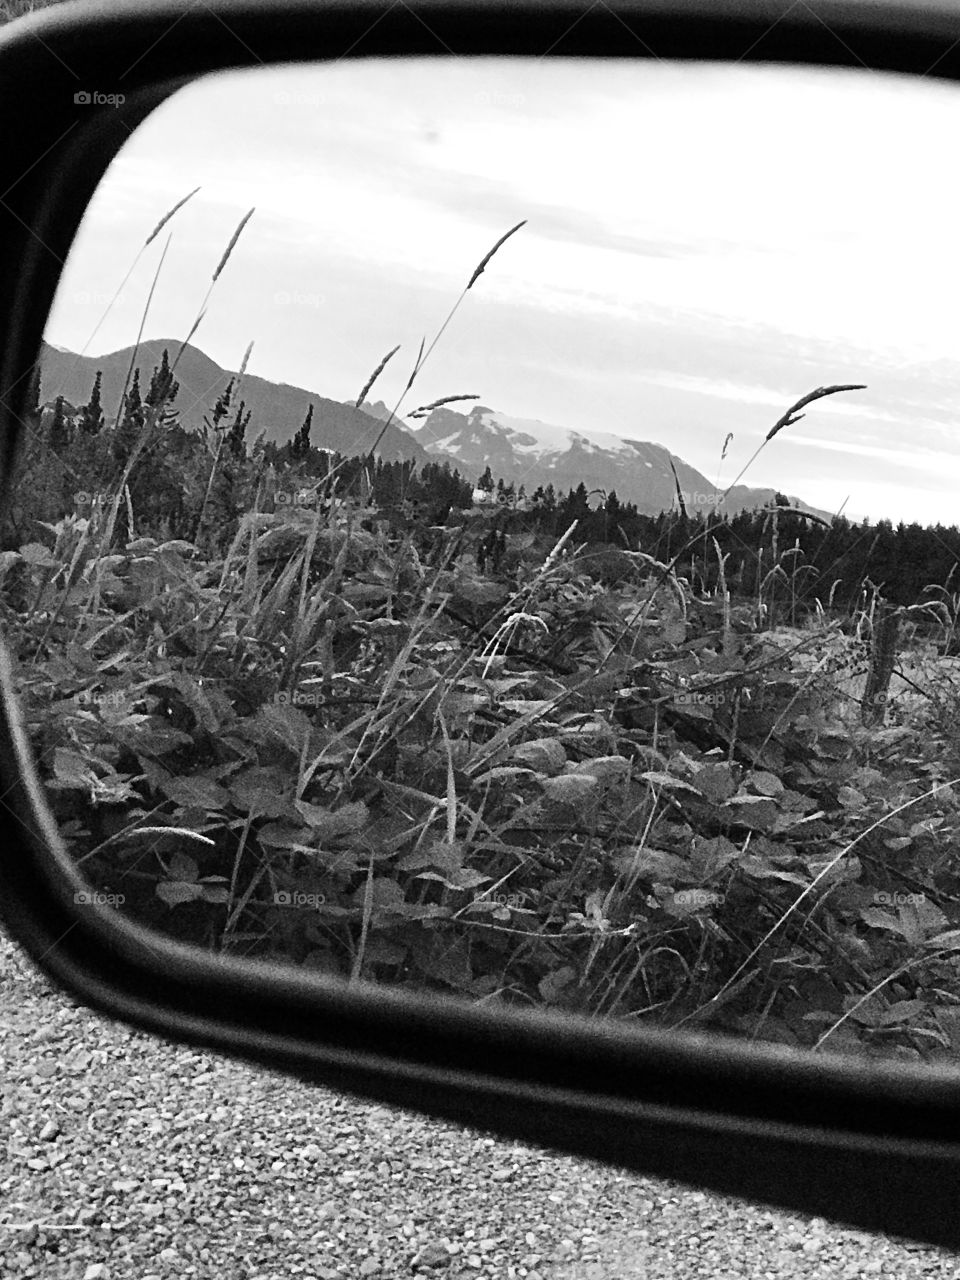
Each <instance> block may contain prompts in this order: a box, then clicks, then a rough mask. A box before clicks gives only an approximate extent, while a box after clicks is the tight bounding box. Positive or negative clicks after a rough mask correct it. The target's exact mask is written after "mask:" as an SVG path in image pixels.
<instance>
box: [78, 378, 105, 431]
mask: <svg viewBox="0 0 960 1280" xmlns="http://www.w3.org/2000/svg"><path fill="white" fill-rule="evenodd" d="M102 382H103V373H102V371H101V370H99V369H98V370H97V376H96V377H95V378H94V380H93V389H92V390H91V392H90V399H89V400H88V401H87V403H86V404H85V405H84V406H83V408H82V409H81V410H80V412H81V413H82V415H83V416H82V418H81V419H80V432H81V434H82V435H86V436H95V435H97V434H98V432H99V431H100V429H101V427H102V426H103V403H102V401H101V398H100V393H101V386H102Z"/></svg>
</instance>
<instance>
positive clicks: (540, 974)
mask: <svg viewBox="0 0 960 1280" xmlns="http://www.w3.org/2000/svg"><path fill="white" fill-rule="evenodd" d="M87 109H89V104H84V103H78V105H77V110H78V111H82V110H87ZM116 109H118V110H121V109H122V106H118V107H117V108H116ZM958 125H960V97H958V94H957V91H956V89H955V88H953V87H951V86H949V85H944V84H938V83H936V82H935V81H933V80H921V79H912V78H908V77H902V78H901V77H894V76H884V75H878V74H873V73H867V72H862V73H853V72H849V71H845V72H840V71H835V70H827V69H798V68H784V67H778V66H744V65H735V66H727V65H718V66H713V65H708V64H669V63H661V62H656V61H650V62H647V61H640V62H636V63H629V62H623V63H610V62H589V61H587V62H580V61H561V60H558V61H552V60H551V61H547V60H543V61H533V60H531V61H523V60H517V61H510V60H498V59H475V60H460V59H453V58H451V59H449V60H446V61H444V60H439V59H436V60H435V59H429V60H407V61H386V60H384V61H371V62H364V63H358V64H354V65H351V64H338V65H333V66H328V67H295V68H287V69H284V70H282V71H276V70H273V71H263V72H245V73H242V74H230V75H222V76H216V77H211V78H208V79H206V80H204V81H203V82H201V83H198V84H196V85H194V86H192V87H190V88H188V89H185V90H182V91H181V92H179V93H178V94H177V95H176V96H175V97H173V98H172V99H171V100H170V101H169V102H168V103H167V104H165V105H164V106H163V107H162V108H161V109H159V110H157V111H156V112H155V114H154V115H153V116H151V118H150V119H149V120H148V121H147V122H146V123H144V124H143V125H142V126H141V127H139V128H138V129H137V130H136V132H135V133H134V134H133V136H132V137H131V139H130V142H129V143H128V145H127V146H126V147H125V148H124V150H123V151H122V153H121V154H120V155H119V156H118V158H117V160H116V162H115V163H114V164H113V166H112V167H111V169H110V171H109V172H108V174H107V175H106V177H105V179H104V181H103V183H102V185H101V187H100V188H99V191H98V193H97V195H96V198H95V199H94V201H93V203H92V204H91V206H90V208H89V210H88V213H87V216H86V218H85V221H84V223H83V226H82V228H81V230H80V233H79V235H78V238H77V240H76V243H75V246H74V249H73V252H72V254H71V256H70V259H69V262H68V264H67V267H66V270H65V272H64V275H63V277H62V281H61V287H60V290H59V293H58V296H57V299H56V304H55V306H54V308H53V310H52V312H51V315H50V318H49V323H48V327H47V338H46V342H45V344H44V347H43V351H42V356H41V359H40V362H39V366H38V370H37V376H36V378H35V379H34V385H33V387H32V389H31V395H30V402H29V406H28V415H27V423H26V430H25V433H24V448H23V451H22V456H21V459H20V480H19V483H18V485H17V487H16V499H15V502H14V503H13V505H12V506H11V507H10V509H9V510H8V511H6V512H4V513H3V525H2V536H3V548H2V557H0V575H2V577H0V604H2V612H3V626H4V630H5V634H6V636H7V639H8V642H9V643H10V645H11V647H12V649H13V650H14V652H15V656H16V661H17V669H18V680H19V690H20V694H21V697H22V701H23V707H24V716H25V720H26V723H27V725H28V729H29V734H30V739H31V743H32V746H33V749H34V752H35V755H36V761H37V768H38V770H39V772H40V775H41V777H42V780H43V783H44V785H45V788H46V794H47V797H48V799H49V803H50V806H51V808H52V811H53V813H54V815H55V817H56V819H57V821H58V824H59V829H60V831H61V833H62V838H63V841H64V842H65V845H66V847H67V849H68V850H69V852H70V854H71V856H72V857H73V858H74V859H75V860H76V863H77V865H78V867H79V868H80V869H81V870H82V872H83V874H84V876H85V879H86V881H87V883H88V885H89V893H88V894H86V895H83V896H82V900H83V902H92V901H100V902H104V903H107V904H108V905H109V906H111V907H113V908H115V909H116V910H117V911H119V912H121V913H122V914H123V915H125V916H126V917H128V918H130V919H134V920H137V921H139V922H141V923H143V924H145V925H148V926H150V927H151V928H153V929H156V930H159V931H161V932H162V933H164V934H166V935H168V936H171V937H174V938H176V939H179V940H180V941H183V942H187V943H190V944H193V945H196V946H197V947H201V948H204V949H207V950H212V951H214V952H216V953H218V954H227V955H231V956H235V957H240V958H246V959H260V960H263V959H267V960H273V961H279V962H282V963H284V964H289V965H294V966H298V967H299V968H301V969H306V970H310V971H314V972H317V973H322V974H325V975H331V976H333V977H335V978H337V979H340V980H342V981H343V982H344V983H358V982H376V983H382V984H385V985H388V986H390V987H394V988H402V989H405V990H408V991H415V992H427V991H429V992H432V993H441V994H444V995H447V996H450V997H452V998H456V999H460V1000H467V1001H471V1002H474V1003H479V1004H481V1005H485V1006H488V1007H490V1006H495V1007H496V1006H500V1007H503V1006H504V1005H509V1006H511V1007H513V1008H518V1009H530V1008H543V1007H548V1008H551V1009H554V1010H559V1011H564V1012H569V1013H571V1014H578V1015H583V1016H587V1017H591V1018H607V1019H616V1020H619V1021H621V1022H623V1023H625V1024H627V1025H640V1026H644V1027H656V1028H662V1029H669V1030H696V1031H701V1032H702V1031H707V1032H716V1033H718V1034H724V1035H730V1036H736V1037H739V1038H741V1039H746V1040H753V1041H769V1042H776V1043H780V1044H784V1045H789V1046H793V1047H794V1048H796V1049H798V1050H801V1051H804V1052H811V1053H812V1052H815V1053H821V1054H823V1053H829V1052H838V1053H845V1054H851V1055H855V1056H857V1057H859V1058H869V1059H875V1058H881V1059H890V1058H895V1059H902V1060H906V1061H910V1062H937V1063H941V1064H942V1063H951V1062H952V1061H954V1060H955V1059H956V1057H957V1053H958V1049H960V980H958V967H957V959H956V951H955V948H957V946H958V943H960V930H958V928H957V921H958V918H960V913H958V902H960V878H958V873H957V867H956V861H957V860H956V854H955V849H956V845H957V833H958V827H960V820H958V813H960V810H958V800H957V795H956V793H955V791H954V790H953V789H952V786H951V780H952V779H954V778H955V777H956V776H957V775H958V774H960V751H958V742H957V731H956V726H957V723H958V717H957V708H958V702H960V684H958V677H957V672H956V668H957V657H956V656H955V655H956V651H957V647H958V644H957V636H956V630H957V616H958V602H960V580H958V572H957V562H958V556H960V532H958V529H957V527H956V520H955V504H956V492H957V488H958V481H960V450H958V448H957V444H956V428H955V415H956V401H957V394H958V389H960V365H958V363H957V355H958V353H960V313H958V311H957V308H956V306H955V304H954V299H953V296H952V295H953V290H952V288H951V287H950V285H949V283H948V282H949V280H950V279H951V272H952V270H953V266H954V264H955V263H956V261H957V253H956V226H955V221H956V209H957V187H958V183H960V176H958V172H957V168H956V166H955V165H954V164H953V163H951V160H950V154H951V153H950V150H949V147H947V146H945V142H946V140H948V139H950V138H952V137H954V136H955V133H956V129H957V126H958Z"/></svg>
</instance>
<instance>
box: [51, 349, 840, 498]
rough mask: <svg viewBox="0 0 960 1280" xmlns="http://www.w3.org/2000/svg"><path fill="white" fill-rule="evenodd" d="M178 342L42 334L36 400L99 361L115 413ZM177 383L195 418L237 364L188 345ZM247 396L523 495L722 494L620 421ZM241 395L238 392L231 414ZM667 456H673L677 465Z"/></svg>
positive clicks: (79, 387)
mask: <svg viewBox="0 0 960 1280" xmlns="http://www.w3.org/2000/svg"><path fill="white" fill-rule="evenodd" d="M180 345H181V344H180V342H179V341H177V340H174V339H170V338H152V339H150V340H148V341H146V342H143V343H141V344H140V346H139V348H136V349H135V348H133V347H122V348H120V349H119V350H117V351H112V352H107V353H105V354H104V355H100V356H81V355H78V354H76V353H75V352H72V351H68V350H66V349H64V348H61V347H58V346H54V345H53V344H51V343H47V342H44V343H43V346H42V350H41V361H40V379H41V400H42V401H43V402H44V403H49V402H51V401H52V400H53V399H54V397H55V396H57V395H63V397H64V399H65V400H66V401H68V402H69V403H70V404H72V405H83V404H86V403H87V401H88V400H89V398H90V392H91V390H92V388H93V382H94V378H95V376H96V373H97V372H98V371H102V373H103V384H102V389H101V399H102V402H103V409H104V414H105V416H106V419H107V421H108V422H112V421H113V420H114V418H115V416H116V413H117V408H118V405H119V401H120V396H121V392H122V389H123V385H124V382H125V380H126V376H127V370H128V369H129V367H130V362H131V358H132V357H133V355H134V351H135V350H136V365H137V367H139V369H140V386H141V394H145V393H146V390H147V387H148V386H149V382H150V376H151V373H152V371H153V369H154V368H156V367H158V366H159V364H160V361H161V358H162V356H163V352H164V349H166V350H167V351H168V353H169V356H170V358H171V359H172V358H174V357H175V356H176V354H177V352H178V351H179V350H180ZM175 376H176V379H177V382H178V383H179V384H180V388H179V391H178V394H177V397H176V400H175V401H174V408H176V409H177V410H179V413H180V421H181V423H182V425H183V426H184V427H185V428H186V429H188V430H190V429H192V430H199V429H201V427H202V425H203V420H204V418H205V417H207V418H209V417H210V415H211V414H212V412H213V407H214V404H215V403H216V401H217V398H218V397H219V396H220V395H221V394H222V393H223V392H224V391H225V390H226V387H227V385H228V383H229V381H230V379H231V378H235V377H236V376H237V374H236V371H233V370H228V369H223V368H221V366H220V365H218V364H217V363H216V361H214V360H212V359H211V358H210V357H209V356H208V355H206V354H205V353H204V352H203V351H201V350H200V348H199V347H194V346H191V345H189V344H188V345H187V346H186V347H185V348H184V351H183V354H182V355H181V357H180V361H179V363H178V365H177V370H176V375H175ZM241 394H242V398H243V400H244V403H245V405H246V408H247V409H249V410H250V411H251V420H250V426H249V427H248V429H247V442H248V444H252V443H253V441H254V440H256V439H257V437H258V436H259V435H260V434H261V433H262V434H263V435H264V437H265V439H266V440H267V441H272V442H273V443H275V444H277V445H283V444H285V443H286V442H287V441H288V440H290V439H292V437H293V436H294V434H295V433H296V432H297V431H298V430H299V429H300V426H301V425H302V423H303V420H304V418H305V417H306V414H307V410H308V408H309V406H310V405H311V404H312V405H313V406H314V413H313V420H312V424H311V430H310V440H311V443H312V444H313V445H315V446H316V447H317V448H320V449H328V450H337V451H339V452H340V453H341V454H343V455H345V456H347V457H351V456H354V455H356V454H360V453H364V452H367V451H368V450H369V449H371V448H372V446H373V443H374V441H375V440H376V439H377V437H378V436H379V435H380V433H381V432H383V435H382V439H381V440H380V443H379V444H378V446H377V448H376V451H375V452H376V454H377V455H378V456H379V457H382V458H383V459H384V461H387V462H395V461H398V460H408V461H412V462H414V463H416V464H417V465H418V466H420V467H422V466H424V465H425V464H426V463H428V462H431V461H432V462H436V461H441V462H442V461H447V462H449V463H450V465H451V467H455V468H456V469H457V470H459V471H460V473H461V475H463V476H464V477H465V478H466V479H468V480H472V481H474V482H476V481H477V480H479V478H480V477H481V475H482V474H483V472H484V471H485V470H486V468H487V467H488V466H489V467H490V469H491V471H492V473H493V475H494V477H495V478H500V477H502V478H503V480H504V483H506V484H509V483H510V482H511V481H512V482H513V483H514V484H515V485H517V486H519V485H520V484H523V485H525V487H526V492H527V495H528V496H529V495H531V494H532V493H533V492H534V491H535V490H536V489H537V488H538V487H539V486H541V485H542V486H544V487H546V485H548V484H552V485H553V486H554V489H555V490H556V491H557V493H558V496H563V495H564V494H565V493H566V492H567V491H568V490H569V489H576V488H577V486H578V485H579V484H580V483H583V484H584V485H585V486H586V488H587V490H588V492H589V491H601V492H604V493H608V494H609V493H610V492H612V491H614V490H615V491H616V494H617V497H618V498H619V499H620V501H621V502H632V503H635V504H636V507H637V510H638V511H639V512H640V513H641V514H643V515H656V514H658V513H659V512H660V511H668V510H670V509H671V508H672V507H674V506H675V503H676V489H677V481H676V480H675V479H674V471H673V469H674V468H675V470H676V476H677V479H678V480H679V483H680V489H681V492H682V493H683V495H684V505H685V506H686V508H687V511H688V514H693V513H695V512H696V511H698V510H704V511H707V510H710V509H712V508H714V507H715V506H716V505H717V498H718V494H719V491H718V489H717V487H716V486H715V485H714V484H712V483H711V482H710V481H709V480H707V478H706V477H705V476H704V475H702V474H701V473H700V472H699V471H697V470H696V468H695V467H692V466H690V464H689V463H687V462H685V461H684V460H683V459H682V458H679V457H677V456H676V455H675V454H672V453H670V451H669V450H668V449H667V448H666V446H665V445H661V444H656V443H653V442H651V441H641V440H633V439H628V438H626V437H622V436H618V435H616V434H614V433H611V432H607V431H602V430H596V431H593V430H591V431H589V432H587V431H578V430H574V429H573V428H570V427H562V426H557V425H556V424H552V423H547V422H542V421H540V420H539V419H526V418H518V417H513V416H511V415H509V414H504V413H502V412H500V411H499V410H494V409H491V408H489V407H488V406H486V405H483V404H477V405H474V406H473V408H471V409H470V410H469V411H468V412H467V413H458V412H457V411H456V410H454V409H451V408H448V407H446V406H440V407H439V408H437V409H434V410H433V411H432V412H431V413H430V415H429V417H427V418H426V419H424V420H422V421H421V422H419V423H418V424H417V425H407V424H405V423H403V422H402V421H393V422H390V421H388V420H389V419H390V417H391V411H390V410H389V409H388V407H387V406H386V404H384V402H383V401H382V400H377V401H373V402H369V401H364V403H363V405H362V406H361V407H360V408H359V409H358V408H357V407H356V406H355V405H353V404H352V403H349V402H340V401H337V400H331V399H330V398H328V397H326V396H322V395H320V394H319V393H317V392H314V391H309V390H307V389H306V388H304V387H297V386H294V385H292V384H290V383H282V382H272V381H270V380H269V379H266V378H261V377H258V376H257V375H256V374H251V373H245V374H244V378H243V386H242V388H241ZM237 407H238V405H237V402H236V401H234V404H233V407H232V410H231V413H230V419H232V417H233V416H234V414H235V412H236V409H237ZM671 463H672V467H671ZM775 494H776V490H774V489H768V488H752V487H749V486H747V485H737V486H735V487H734V488H733V489H732V490H731V491H730V493H729V494H728V495H727V497H726V500H725V502H724V503H723V509H724V511H726V512H728V513H729V514H730V515H736V514H738V513H739V512H740V511H743V510H747V509H751V508H756V507H761V506H769V505H770V504H771V503H772V501H773V499H774V496H775ZM791 502H793V503H794V505H796V506H797V507H799V508H800V509H801V510H805V511H810V512H811V513H812V514H816V515H820V516H822V517H823V518H825V519H829V518H830V515H831V513H829V512H821V511H818V510H817V509H816V508H814V507H810V506H809V505H808V504H806V503H804V502H803V501H802V500H800V499H799V498H794V497H792V496H791Z"/></svg>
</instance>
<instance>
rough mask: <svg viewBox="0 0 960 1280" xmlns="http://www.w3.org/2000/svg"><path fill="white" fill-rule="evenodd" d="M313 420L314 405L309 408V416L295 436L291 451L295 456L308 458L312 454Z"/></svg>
mask: <svg viewBox="0 0 960 1280" xmlns="http://www.w3.org/2000/svg"><path fill="white" fill-rule="evenodd" d="M312 422H313V405H312V404H311V405H310V407H309V409H307V416H306V417H305V418H304V420H303V425H302V426H301V428H300V430H299V431H298V432H297V434H296V435H295V436H294V438H293V448H292V449H291V453H292V454H293V456H294V458H297V459H300V458H308V457H309V456H310V426H311V424H312Z"/></svg>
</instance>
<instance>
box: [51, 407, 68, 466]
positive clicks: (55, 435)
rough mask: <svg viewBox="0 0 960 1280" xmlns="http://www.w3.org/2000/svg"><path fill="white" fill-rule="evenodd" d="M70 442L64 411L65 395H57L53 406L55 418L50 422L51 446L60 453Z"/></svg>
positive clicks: (55, 451)
mask: <svg viewBox="0 0 960 1280" xmlns="http://www.w3.org/2000/svg"><path fill="white" fill-rule="evenodd" d="M69 443H70V437H69V433H68V431H67V419H66V415H65V414H64V412H63V396H57V399H56V403H55V404H54V406H53V420H52V421H51V423H50V448H51V449H52V450H53V452H54V453H56V454H58V455H59V454H62V453H63V452H64V450H65V449H66V447H67V445H68V444H69Z"/></svg>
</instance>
